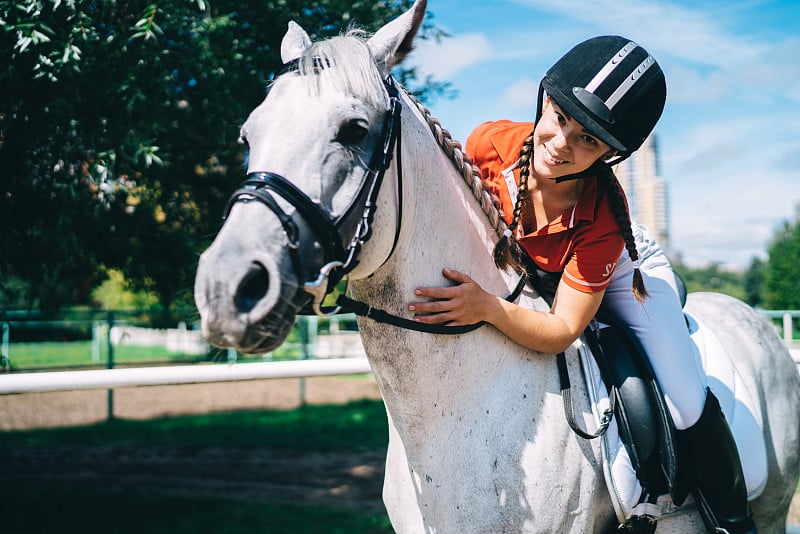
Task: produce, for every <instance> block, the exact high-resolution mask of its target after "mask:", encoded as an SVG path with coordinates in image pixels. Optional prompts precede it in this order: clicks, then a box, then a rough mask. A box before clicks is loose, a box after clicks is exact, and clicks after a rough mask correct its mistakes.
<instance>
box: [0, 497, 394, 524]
mask: <svg viewBox="0 0 800 534" xmlns="http://www.w3.org/2000/svg"><path fill="white" fill-rule="evenodd" d="M0 499H2V503H0V509H2V508H5V509H6V512H4V513H3V515H2V525H3V532H5V533H8V534H15V533H20V534H21V533H25V534H38V533H59V534H60V533H72V532H80V533H112V532H113V533H114V534H142V533H147V534H162V533H163V534H180V533H187V534H188V533H192V534H198V533H213V534H252V533H254V532H268V533H271V534H284V533H285V534H304V533H308V534H311V533H320V534H322V533H326V534H327V533H341V534H345V533H347V534H353V533H365V534H384V533H385V534H389V533H391V532H393V530H392V528H391V525H390V524H389V519H388V517H386V516H385V515H379V514H369V513H359V512H355V511H349V510H339V509H332V508H325V507H310V506H274V505H270V504H256V503H243V502H237V501H232V500H224V499H211V498H202V499H193V498H184V497H172V496H159V495H154V494H148V495H143V494H141V493H136V492H120V493H114V492H111V493H109V492H107V491H103V490H102V488H98V489H96V490H86V491H80V490H79V491H69V492H57V491H51V490H47V489H44V490H42V491H36V492H30V491H25V490H23V491H15V490H14V488H7V487H0Z"/></svg>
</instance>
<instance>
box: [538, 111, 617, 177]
mask: <svg viewBox="0 0 800 534" xmlns="http://www.w3.org/2000/svg"><path fill="white" fill-rule="evenodd" d="M533 143H534V144H533V172H534V173H535V174H536V177H537V178H543V179H555V178H558V177H560V176H567V175H569V174H575V173H578V172H583V171H585V170H586V169H588V168H589V167H590V166H591V165H592V163H594V162H595V161H597V160H598V158H600V157H602V156H604V155H606V154H608V153H609V152H610V148H609V146H608V145H607V144H605V143H604V142H602V141H601V140H600V139H598V138H597V137H595V136H594V135H592V134H590V133H589V132H587V131H586V130H585V129H584V128H583V126H581V125H580V124H579V123H578V122H577V121H576V120H575V119H573V118H572V117H571V116H569V115H568V114H567V113H566V112H565V111H564V110H563V109H561V107H560V106H559V105H558V104H557V103H556V102H555V101H554V100H553V99H551V98H550V97H547V99H546V100H545V102H544V109H543V110H542V117H541V118H540V119H539V122H538V124H536V128H535V130H534V132H533Z"/></svg>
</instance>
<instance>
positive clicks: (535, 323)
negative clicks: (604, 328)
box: [408, 269, 605, 354]
mask: <svg viewBox="0 0 800 534" xmlns="http://www.w3.org/2000/svg"><path fill="white" fill-rule="evenodd" d="M442 274H444V276H445V278H447V279H448V280H451V281H453V282H455V283H456V285H455V286H450V287H421V288H419V289H417V290H416V291H415V292H414V293H415V295H416V296H418V297H428V298H432V299H436V300H432V301H426V302H412V303H411V304H410V305H409V307H408V309H409V311H412V312H414V319H415V320H417V321H419V322H421V323H426V324H448V325H451V326H458V325H466V324H473V323H477V322H480V321H485V322H487V323H489V324H491V325H493V326H494V327H495V328H497V329H498V330H500V331H501V332H503V333H504V334H505V335H507V336H508V337H509V338H511V339H513V340H514V341H516V342H517V343H519V344H520V345H522V346H524V347H528V348H530V349H533V350H538V351H540V352H545V353H548V354H558V353H559V352H562V351H563V350H565V349H566V348H567V347H569V346H570V344H571V343H572V342H573V341H575V340H576V339H577V338H578V336H580V335H581V334H582V333H583V330H584V329H585V328H586V326H587V325H588V324H589V321H591V320H592V318H593V317H594V315H595V314H596V313H597V309H598V308H599V307H600V303H601V302H602V300H603V295H604V293H605V292H604V291H600V292H597V293H583V292H581V291H578V290H576V289H573V288H571V287H569V286H568V285H566V284H565V283H564V282H561V283H559V285H558V289H557V291H556V295H555V300H554V301H553V306H552V308H551V310H550V311H549V312H541V311H536V310H529V309H526V308H522V307H520V306H517V305H516V304H514V303H511V302H507V301H506V300H504V299H503V298H501V297H498V296H496V295H492V294H491V293H487V292H486V291H484V290H483V288H481V287H480V286H479V285H478V284H477V283H476V282H475V281H474V280H472V278H470V277H469V276H467V275H466V274H463V273H460V272H458V271H453V270H450V269H444V270H443V271H442Z"/></svg>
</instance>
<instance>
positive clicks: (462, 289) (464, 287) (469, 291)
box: [408, 269, 497, 326]
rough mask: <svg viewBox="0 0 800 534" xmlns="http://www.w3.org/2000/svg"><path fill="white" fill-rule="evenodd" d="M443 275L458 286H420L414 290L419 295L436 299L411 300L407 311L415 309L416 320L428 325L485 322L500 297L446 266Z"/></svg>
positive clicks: (461, 324) (460, 324)
mask: <svg viewBox="0 0 800 534" xmlns="http://www.w3.org/2000/svg"><path fill="white" fill-rule="evenodd" d="M442 274H443V275H444V277H445V278H447V279H448V280H450V281H452V282H455V284H456V285H454V286H450V287H420V288H418V289H417V290H416V291H414V295H415V296H417V297H428V298H431V299H433V300H429V301H421V302H412V303H411V304H409V305H408V311H410V312H414V320H415V321H419V322H420V323H426V324H446V325H448V326H463V325H469V324H474V323H478V322H481V321H485V320H486V319H487V316H488V314H487V312H488V311H489V310H490V309H491V307H492V305H493V304H494V303H495V302H496V300H497V298H496V297H495V296H494V295H492V294H490V293H487V292H486V291H484V290H483V288H481V286H479V285H478V284H477V283H476V282H475V281H474V280H473V279H472V278H470V277H469V276H467V275H466V274H464V273H461V272H458V271H454V270H452V269H443V270H442Z"/></svg>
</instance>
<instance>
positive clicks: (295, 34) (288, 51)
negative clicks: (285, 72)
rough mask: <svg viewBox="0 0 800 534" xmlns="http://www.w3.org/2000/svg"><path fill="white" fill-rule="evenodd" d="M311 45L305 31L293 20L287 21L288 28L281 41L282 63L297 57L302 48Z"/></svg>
mask: <svg viewBox="0 0 800 534" xmlns="http://www.w3.org/2000/svg"><path fill="white" fill-rule="evenodd" d="M309 46H311V39H310V38H309V37H308V34H307V33H306V31H305V30H304V29H303V28H302V27H301V26H300V25H299V24H298V23H296V22H295V21H293V20H290V21H289V29H288V30H286V35H284V36H283V41H281V59H282V60H283V62H284V63H289V62H290V61H291V60H293V59H297V58H299V57H300V56H301V55H302V53H303V50H305V49H306V48H308V47H309Z"/></svg>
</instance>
